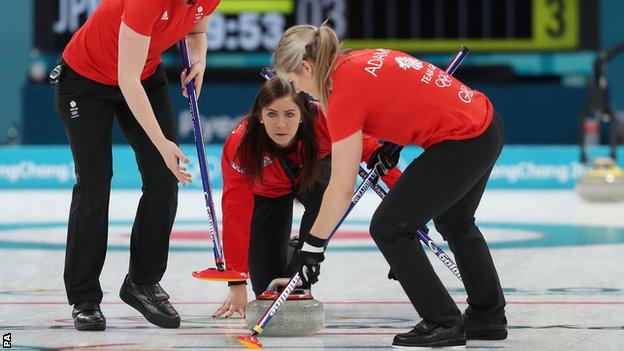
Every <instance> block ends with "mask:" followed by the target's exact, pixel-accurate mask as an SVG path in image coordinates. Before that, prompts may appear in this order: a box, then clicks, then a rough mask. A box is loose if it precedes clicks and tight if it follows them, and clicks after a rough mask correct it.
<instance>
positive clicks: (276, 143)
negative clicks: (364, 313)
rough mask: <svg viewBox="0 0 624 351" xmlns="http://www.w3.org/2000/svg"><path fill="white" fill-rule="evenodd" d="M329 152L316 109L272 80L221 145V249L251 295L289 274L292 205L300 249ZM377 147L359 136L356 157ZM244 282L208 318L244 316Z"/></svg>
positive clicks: (392, 176) (392, 177)
mask: <svg viewBox="0 0 624 351" xmlns="http://www.w3.org/2000/svg"><path fill="white" fill-rule="evenodd" d="M330 147H331V140H330V136H329V132H328V130H327V125H326V121H325V116H324V115H323V113H322V109H321V108H319V106H318V105H317V104H316V103H314V102H310V101H309V99H308V96H307V95H306V94H303V93H301V94H298V93H296V92H295V90H294V88H293V87H292V85H291V84H289V83H288V82H286V81H284V80H281V79H278V78H274V79H271V80H268V81H267V82H265V83H264V85H263V86H262V88H261V89H260V91H259V92H258V95H257V97H256V100H255V102H254V104H253V106H252V109H251V112H250V113H249V114H248V115H247V117H246V118H245V119H244V120H243V121H242V122H241V123H240V124H239V125H238V126H237V127H236V128H234V130H233V131H232V134H230V136H229V137H228V139H227V140H226V142H225V145H224V146H223V155H222V158H221V169H222V173H223V197H222V200H221V202H222V208H223V248H224V253H225V257H226V262H227V266H228V268H232V269H234V270H236V271H239V272H247V271H249V274H250V280H251V285H252V288H253V291H254V293H255V294H256V295H259V294H261V293H262V292H263V291H264V290H265V289H266V288H267V285H268V284H269V283H270V282H271V280H273V279H275V278H279V277H286V276H289V275H291V273H290V271H289V269H288V266H289V264H288V262H287V256H288V255H287V252H288V245H289V240H290V234H291V228H292V217H293V201H294V200H295V199H296V200H297V201H299V202H300V203H301V204H302V205H303V207H304V208H305V212H304V214H303V217H302V218H301V225H300V227H299V237H300V240H299V242H300V243H301V245H303V241H304V240H305V238H306V237H307V236H308V232H309V230H310V227H311V226H312V223H313V222H314V220H315V219H316V215H317V214H318V209H319V206H320V204H321V199H322V196H323V193H324V191H325V188H326V187H327V184H328V182H329V175H330V165H331V157H330V151H331V150H330ZM379 148H380V145H379V143H377V141H375V140H374V139H372V138H369V137H365V138H364V140H363V145H361V146H360V150H363V151H362V154H361V155H360V156H359V158H358V159H360V160H369V159H370V158H371V157H372V155H374V154H376V151H377V149H379ZM394 165H396V163H395V164H394ZM394 165H390V166H391V167H389V168H392V167H394ZM399 176H400V172H399V171H398V169H396V168H395V169H391V170H390V172H388V174H387V175H385V176H384V177H383V180H384V182H386V184H388V185H389V186H391V185H392V184H394V182H395V181H396V179H397V178H398V177H399ZM352 191H353V189H352ZM301 245H299V246H301ZM244 284H246V283H245V282H242V283H241V282H230V283H229V284H228V285H229V286H230V288H229V294H228V296H227V298H226V301H225V302H224V303H223V305H221V306H220V307H219V309H218V310H217V311H216V312H215V313H214V315H213V317H218V316H220V315H223V314H226V316H227V317H230V316H232V315H233V314H234V313H235V312H236V313H239V314H240V315H241V316H243V317H244V316H245V307H246V305H247V289H246V286H245V285H244Z"/></svg>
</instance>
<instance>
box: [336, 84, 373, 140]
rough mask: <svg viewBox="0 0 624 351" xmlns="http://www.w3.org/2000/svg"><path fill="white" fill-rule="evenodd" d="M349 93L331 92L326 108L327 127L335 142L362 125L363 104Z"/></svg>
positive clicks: (359, 128)
mask: <svg viewBox="0 0 624 351" xmlns="http://www.w3.org/2000/svg"><path fill="white" fill-rule="evenodd" d="M348 95H350V94H344V93H333V94H332V95H331V98H330V100H329V107H328V109H327V127H328V129H329V134H330V135H331V138H332V142H333V143H335V142H337V141H340V140H342V139H344V138H346V137H348V136H351V135H353V133H355V132H357V131H359V130H362V128H363V127H364V106H363V105H362V104H361V102H359V101H358V100H357V98H356V99H354V98H353V97H352V96H348Z"/></svg>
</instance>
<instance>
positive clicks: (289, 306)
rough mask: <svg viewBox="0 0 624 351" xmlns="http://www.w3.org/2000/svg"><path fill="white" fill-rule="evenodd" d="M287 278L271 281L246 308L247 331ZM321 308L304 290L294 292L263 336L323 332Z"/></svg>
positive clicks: (278, 292) (307, 291) (273, 298)
mask: <svg viewBox="0 0 624 351" xmlns="http://www.w3.org/2000/svg"><path fill="white" fill-rule="evenodd" d="M288 281H289V279H288V278H278V279H274V280H273V281H272V282H271V284H269V287H268V288H267V290H266V291H265V292H263V293H262V294H260V295H258V296H256V299H255V300H253V301H251V302H250V303H249V304H247V328H248V329H251V328H253V327H254V325H255V324H256V323H257V322H258V320H259V319H260V318H261V317H262V316H263V315H264V313H265V312H266V310H267V309H268V308H269V306H271V304H272V303H273V302H274V301H275V299H276V298H277V297H278V296H279V295H280V292H281V289H278V287H283V286H285V285H286V284H287V283H288ZM324 322H325V308H324V307H323V304H322V303H321V302H319V301H317V300H315V299H314V298H313V297H312V295H311V294H310V290H308V289H300V288H298V289H295V290H293V292H292V293H291V294H290V296H289V297H288V299H287V300H286V301H285V302H284V304H283V305H282V306H281V307H280V309H279V311H277V313H276V314H275V315H274V316H273V319H271V322H270V323H269V324H268V325H267V326H266V328H264V330H263V332H262V335H265V336H308V335H311V334H313V333H316V332H317V331H320V330H321V329H323V324H324Z"/></svg>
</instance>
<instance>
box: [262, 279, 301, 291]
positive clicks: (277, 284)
mask: <svg viewBox="0 0 624 351" xmlns="http://www.w3.org/2000/svg"><path fill="white" fill-rule="evenodd" d="M289 281H290V278H275V279H273V280H271V282H270V283H269V286H267V288H266V289H267V290H274V291H277V288H278V287H280V286H286V285H288V282H289ZM302 284H303V283H302V282H301V280H300V281H299V282H298V283H297V287H300V286H301V285H302Z"/></svg>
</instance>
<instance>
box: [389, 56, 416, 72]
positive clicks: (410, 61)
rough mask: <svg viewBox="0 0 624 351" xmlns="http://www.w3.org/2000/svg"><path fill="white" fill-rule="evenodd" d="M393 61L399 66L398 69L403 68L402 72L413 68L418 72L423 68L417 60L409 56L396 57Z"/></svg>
mask: <svg viewBox="0 0 624 351" xmlns="http://www.w3.org/2000/svg"><path fill="white" fill-rule="evenodd" d="M394 60H395V61H396V63H398V64H399V67H401V68H403V69H404V70H408V69H410V68H413V69H415V70H417V71H419V70H421V69H422V68H423V63H422V62H421V61H420V60H419V59H417V58H413V57H411V56H398V57H395V58H394Z"/></svg>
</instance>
